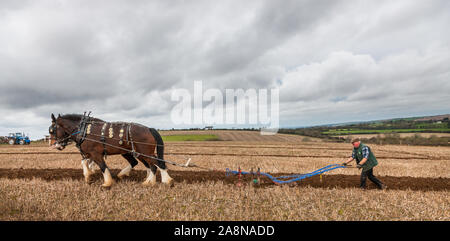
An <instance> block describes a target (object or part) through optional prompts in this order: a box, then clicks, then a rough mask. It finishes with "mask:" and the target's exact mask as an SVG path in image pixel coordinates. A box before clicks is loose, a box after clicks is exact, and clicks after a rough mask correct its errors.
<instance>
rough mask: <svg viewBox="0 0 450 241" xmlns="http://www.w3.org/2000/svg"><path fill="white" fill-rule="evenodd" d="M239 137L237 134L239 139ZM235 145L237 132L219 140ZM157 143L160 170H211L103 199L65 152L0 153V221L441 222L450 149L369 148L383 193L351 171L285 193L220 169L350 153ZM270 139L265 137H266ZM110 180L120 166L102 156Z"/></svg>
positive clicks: (447, 197)
mask: <svg viewBox="0 0 450 241" xmlns="http://www.w3.org/2000/svg"><path fill="white" fill-rule="evenodd" d="M241 134H242V133H241ZM228 135H229V136H235V137H239V132H237V133H236V132H233V133H231V134H228ZM248 138H249V137H248V136H247V137H246V140H245V141H243V140H239V138H235V140H234V141H212V142H166V150H165V152H166V155H165V158H166V159H167V160H171V161H176V162H179V163H184V162H185V160H186V158H189V157H190V158H192V162H193V163H195V164H196V165H199V166H202V167H207V168H210V169H213V170H204V169H199V168H182V167H175V166H169V174H170V175H171V176H172V177H173V178H174V179H175V181H176V183H175V186H174V187H169V186H166V185H164V184H161V183H160V176H159V173H158V176H157V180H158V184H157V185H155V186H153V187H145V186H142V185H141V182H142V181H143V180H144V178H145V175H146V172H145V168H144V166H143V165H142V164H139V165H138V166H136V168H135V170H133V171H132V173H131V176H130V177H128V178H126V179H124V180H122V181H118V180H117V182H116V183H115V185H114V186H113V187H112V188H111V189H109V190H105V189H102V188H101V187H100V185H101V184H102V183H103V177H102V175H101V173H100V170H99V169H98V168H97V172H96V174H95V175H94V176H93V181H94V182H93V183H92V184H86V183H85V182H84V178H83V174H82V169H81V163H80V161H81V157H80V155H79V154H78V152H77V149H76V148H75V147H74V146H69V147H67V148H66V149H65V150H64V151H62V152H59V151H56V150H52V149H49V147H47V146H45V145H31V146H27V147H21V146H8V145H2V146H0V220H450V148H448V147H429V146H427V147H425V146H424V147H422V146H411V147H409V146H396V145H384V146H378V145H370V146H371V148H372V150H373V151H374V153H375V155H376V156H377V159H378V161H379V165H378V166H377V167H375V169H374V174H375V175H376V176H377V177H379V179H381V181H383V182H384V183H385V184H386V185H387V186H388V189H387V190H377V189H376V188H375V186H374V185H373V184H372V183H370V181H369V180H368V186H369V189H368V190H366V191H362V190H360V189H359V188H358V186H359V174H360V171H359V170H357V169H355V168H346V169H336V170H333V171H331V172H329V173H326V174H325V175H323V176H322V178H320V177H319V176H315V177H312V178H309V179H305V180H303V181H301V182H298V183H295V184H291V185H282V186H278V185H274V184H273V183H271V182H270V180H269V179H265V178H262V180H261V183H260V184H259V185H253V184H252V180H251V177H245V178H243V179H242V184H243V185H242V186H240V187H239V186H237V185H236V183H237V182H238V178H237V177H236V176H226V175H225V170H226V168H229V169H232V170H237V169H238V168H239V167H240V168H241V169H242V170H244V171H250V170H251V169H253V170H256V169H257V168H260V169H261V171H263V172H267V173H270V174H272V175H274V176H277V175H283V174H288V173H295V174H298V173H308V172H311V171H314V170H316V169H318V168H321V167H324V166H326V165H329V164H334V163H341V162H342V160H344V159H346V158H347V157H348V156H349V155H350V153H351V145H350V144H342V143H324V142H302V141H301V139H302V138H291V137H286V136H283V137H282V138H279V137H277V139H269V138H264V140H262V139H260V140H257V141H251V140H248ZM274 138H275V137H274ZM106 162H107V165H108V166H109V168H110V169H111V170H112V174H113V176H115V175H116V174H117V173H118V172H119V171H120V170H121V169H122V168H124V167H125V166H126V165H127V162H126V161H125V160H124V159H123V158H122V157H120V156H109V157H108V158H107V161H106Z"/></svg>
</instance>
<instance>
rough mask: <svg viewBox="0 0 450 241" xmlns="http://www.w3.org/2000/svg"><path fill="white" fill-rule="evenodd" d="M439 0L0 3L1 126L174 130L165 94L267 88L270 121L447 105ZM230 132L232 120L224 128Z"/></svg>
mask: <svg viewBox="0 0 450 241" xmlns="http://www.w3.org/2000/svg"><path fill="white" fill-rule="evenodd" d="M449 23H450V1H447V0H442V1H438V0H431V1H422V0H416V1H414V0H396V1H372V0H368V1H356V0H355V1H349V0H345V1H337V0H328V1H323V0H311V1H304V0H297V1H289V0H287V1H274V0H270V1H262V0H255V1H251V0H248V1H231V0H223V1H208V0H205V1H163V0H161V1H125V0H123V1H111V0H108V1H87V0H86V1H81V0H80V1H73V0H67V1H64V0H60V1H56V0H48V1H46V0H40V1H33V0H30V1H17V0H3V1H0V45H1V47H0V115H1V118H0V135H6V134H7V133H8V132H10V131H24V132H26V133H29V134H30V136H31V137H32V138H34V139H36V138H41V137H42V136H43V135H44V134H46V133H47V132H48V126H49V125H50V114H51V113H82V112H83V111H85V110H90V111H93V115H94V116H95V117H98V118H103V119H105V120H110V121H119V120H121V121H133V122H139V123H142V124H145V125H148V126H152V127H156V128H172V127H174V128H181V127H184V126H178V125H174V124H173V123H172V121H171V118H170V112H171V110H172V108H173V107H174V105H176V104H177V102H174V101H172V100H171V93H172V92H173V90H174V89H179V88H185V89H189V90H190V89H192V88H193V83H194V81H203V88H204V89H208V88H216V89H220V90H223V91H224V90H225V89H227V88H228V89H238V88H242V89H244V90H246V89H257V90H258V89H272V88H279V93H280V125H281V126H282V127H289V126H308V125H318V124H326V123H341V122H349V121H365V120H374V119H386V118H395V117H406V116H422V115H434V114H446V113H450V108H449V103H450V94H449V93H450V46H449V44H450V32H449V31H448V24H449ZM229 127H232V126H229Z"/></svg>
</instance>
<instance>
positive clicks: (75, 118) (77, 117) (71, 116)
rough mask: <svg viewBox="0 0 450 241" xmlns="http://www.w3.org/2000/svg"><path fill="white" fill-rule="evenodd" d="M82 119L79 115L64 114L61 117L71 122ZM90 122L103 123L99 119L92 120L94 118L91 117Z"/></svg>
mask: <svg viewBox="0 0 450 241" xmlns="http://www.w3.org/2000/svg"><path fill="white" fill-rule="evenodd" d="M82 117H83V115H80V114H65V115H62V116H61V118H62V119H65V120H71V121H81V118H82ZM91 120H93V121H103V120H101V119H98V118H94V117H91Z"/></svg>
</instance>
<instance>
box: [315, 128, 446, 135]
mask: <svg viewBox="0 0 450 241" xmlns="http://www.w3.org/2000/svg"><path fill="white" fill-rule="evenodd" d="M411 132H450V129H449V128H430V129H388V130H347V129H339V130H329V131H324V132H322V134H325V135H345V134H378V133H380V134H384V133H411Z"/></svg>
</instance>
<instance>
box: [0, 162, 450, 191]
mask: <svg viewBox="0 0 450 241" xmlns="http://www.w3.org/2000/svg"><path fill="white" fill-rule="evenodd" d="M119 171H120V170H119V169H113V170H111V173H112V175H113V176H114V177H115V176H116V175H117V174H118V173H119ZM169 174H170V175H171V176H172V177H173V178H174V179H175V181H176V182H185V183H188V184H193V185H195V184H196V183H202V182H208V181H214V182H223V183H225V184H231V185H232V184H236V183H237V182H238V181H239V179H238V177H237V176H235V175H230V176H226V175H225V171H175V170H170V171H169ZM270 174H271V175H272V176H274V177H277V176H283V175H292V173H270ZM145 177H146V171H144V170H133V171H132V172H131V174H130V176H129V177H126V178H125V179H124V180H129V181H136V182H142V181H143V180H144V178H145ZM0 178H8V179H33V178H40V179H43V180H45V181H53V180H82V181H84V177H83V172H82V170H81V169H5V168H1V169H0ZM253 178H254V177H252V176H251V175H243V176H242V177H241V180H240V181H241V182H242V184H243V185H251V184H252V180H253ZM379 178H380V179H381V181H382V182H384V183H385V184H386V185H387V186H388V190H408V189H409V190H414V191H449V190H450V178H422V177H393V176H379ZM359 179H360V176H359V175H341V174H339V175H323V176H322V179H321V178H320V176H314V177H311V178H306V179H303V180H302V181H300V182H296V183H294V184H288V185H290V186H292V187H304V186H311V187H314V188H357V187H358V186H359ZM91 180H92V181H93V182H96V183H97V182H98V183H101V182H103V176H102V174H101V173H100V171H98V170H97V172H96V173H95V174H94V175H93V176H92V177H91ZM116 180H117V179H116ZM260 180H261V182H260V184H259V185H257V186H256V187H261V188H270V187H274V186H275V184H274V183H273V182H272V181H271V180H270V179H268V178H266V177H264V176H261V179H260ZM117 181H118V180H117ZM157 181H158V182H160V181H161V176H160V174H159V172H158V174H157ZM367 183H368V189H375V188H376V187H375V185H374V184H373V183H371V182H370V181H369V180H367Z"/></svg>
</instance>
